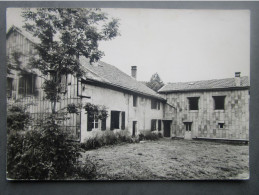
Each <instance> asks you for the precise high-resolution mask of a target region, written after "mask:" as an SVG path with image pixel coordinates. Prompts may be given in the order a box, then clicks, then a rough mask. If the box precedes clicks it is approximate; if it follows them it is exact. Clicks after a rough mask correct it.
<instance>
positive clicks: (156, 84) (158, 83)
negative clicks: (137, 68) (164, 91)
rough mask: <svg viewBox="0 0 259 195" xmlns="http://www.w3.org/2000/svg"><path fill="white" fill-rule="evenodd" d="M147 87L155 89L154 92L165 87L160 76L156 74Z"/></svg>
mask: <svg viewBox="0 0 259 195" xmlns="http://www.w3.org/2000/svg"><path fill="white" fill-rule="evenodd" d="M146 85H147V86H148V87H149V88H150V89H153V90H154V91H156V92H157V91H158V90H159V89H161V87H163V86H164V83H163V81H162V80H161V78H160V76H159V75H158V74H157V73H155V74H153V75H152V76H151V79H150V81H149V82H147V83H146Z"/></svg>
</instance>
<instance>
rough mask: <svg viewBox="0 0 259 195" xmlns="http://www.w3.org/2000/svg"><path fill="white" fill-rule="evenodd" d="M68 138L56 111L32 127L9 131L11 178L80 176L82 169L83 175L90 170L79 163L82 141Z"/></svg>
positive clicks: (9, 168) (9, 167)
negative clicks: (30, 128)
mask: <svg viewBox="0 0 259 195" xmlns="http://www.w3.org/2000/svg"><path fill="white" fill-rule="evenodd" d="M67 138H68V135H67V134H66V133H64V132H63V131H62V129H61V128H60V126H59V125H58V124H57V122H56V116H55V115H49V116H45V117H44V118H43V120H40V121H38V125H37V126H35V128H34V129H32V130H30V131H27V132H11V133H10V134H9V135H8V161H7V163H8V164H7V171H8V174H7V176H8V178H11V179H41V180H44V179H65V178H68V177H72V176H73V175H74V174H75V173H77V174H78V175H79V176H80V174H81V172H80V171H83V172H82V174H81V176H85V175H86V173H87V172H88V173H90V172H91V171H89V170H86V168H84V167H82V168H79V167H78V165H77V164H78V162H77V159H78V157H79V156H80V153H79V144H78V143H76V142H71V141H68V139H67ZM93 169H94V168H93ZM78 171H79V172H78ZM87 177H88V176H87ZM89 177H90V176H89Z"/></svg>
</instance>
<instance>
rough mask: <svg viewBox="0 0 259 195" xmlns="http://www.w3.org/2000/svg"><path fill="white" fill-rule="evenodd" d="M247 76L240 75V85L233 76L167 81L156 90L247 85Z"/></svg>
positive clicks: (221, 87) (169, 90) (210, 88)
mask: <svg viewBox="0 0 259 195" xmlns="http://www.w3.org/2000/svg"><path fill="white" fill-rule="evenodd" d="M249 86H250V83H249V78H248V77H247V76H244V77H240V86H237V85H236V83H235V78H227V79H214V80H204V81H190V82H181V83H169V84H167V85H165V86H164V87H162V88H161V89H160V90H159V91H158V92H161V93H163V92H178V91H195V90H197V91H198V90H215V89H227V88H240V87H241V88H242V87H249Z"/></svg>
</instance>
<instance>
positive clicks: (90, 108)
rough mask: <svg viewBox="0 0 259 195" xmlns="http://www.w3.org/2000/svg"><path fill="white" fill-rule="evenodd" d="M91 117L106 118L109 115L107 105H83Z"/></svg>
mask: <svg viewBox="0 0 259 195" xmlns="http://www.w3.org/2000/svg"><path fill="white" fill-rule="evenodd" d="M83 108H84V109H85V111H86V113H87V114H88V115H89V117H92V118H93V117H94V116H97V117H98V119H100V120H102V119H106V118H107V117H108V111H107V110H106V107H105V106H100V105H95V104H91V103H86V104H85V105H84V107H83Z"/></svg>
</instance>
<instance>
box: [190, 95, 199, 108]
mask: <svg viewBox="0 0 259 195" xmlns="http://www.w3.org/2000/svg"><path fill="white" fill-rule="evenodd" d="M188 100H189V110H199V97H188Z"/></svg>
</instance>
